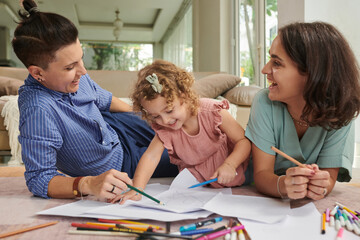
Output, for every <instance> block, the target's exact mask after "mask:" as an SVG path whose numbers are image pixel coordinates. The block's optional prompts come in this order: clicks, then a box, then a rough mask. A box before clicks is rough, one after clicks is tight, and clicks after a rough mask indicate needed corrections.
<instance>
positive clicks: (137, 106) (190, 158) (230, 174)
mask: <svg viewBox="0 0 360 240" xmlns="http://www.w3.org/2000/svg"><path fill="white" fill-rule="evenodd" d="M193 83H194V78H193V77H192V76H191V75H190V74H189V73H188V72H186V71H185V70H183V69H180V68H178V67H177V66H175V65H174V64H172V63H170V62H167V61H163V60H157V61H155V62H154V63H153V64H151V65H148V66H146V67H145V68H143V69H142V70H140V72H139V74H138V81H137V83H136V86H135V90H134V92H133V93H132V96H131V98H132V100H133V108H134V111H141V112H142V116H143V118H144V119H146V120H147V121H148V122H149V123H150V124H151V126H152V128H153V129H154V131H155V132H156V135H155V137H154V138H153V140H152V141H151V143H150V145H149V147H148V149H147V150H146V151H145V153H144V154H143V155H142V157H141V159H140V161H139V164H138V166H137V168H136V171H135V175H134V179H133V182H134V186H135V187H138V188H145V186H146V184H147V182H148V181H149V179H150V177H151V175H152V174H153V172H154V170H155V168H156V166H157V165H158V163H159V160H160V157H161V154H162V152H163V151H164V149H165V148H166V149H167V150H168V153H169V156H170V162H171V163H173V164H176V165H177V166H178V168H179V171H181V170H183V169H184V168H187V169H189V171H190V172H191V173H192V174H193V175H194V176H195V177H196V179H197V180H198V181H199V182H203V181H206V180H209V179H213V178H218V181H217V182H213V183H211V185H212V186H213V187H215V188H220V187H232V186H240V185H242V184H243V183H244V181H245V174H244V173H245V170H246V168H247V165H248V159H249V155H250V149H251V145H250V142H249V140H248V139H247V138H245V136H244V129H243V128H242V127H241V126H240V125H239V124H238V123H237V122H236V120H235V119H234V118H233V117H232V116H231V115H230V113H229V112H228V111H227V109H229V103H228V101H226V100H224V101H221V102H220V101H217V100H213V99H206V98H201V99H199V98H198V96H197V95H196V93H195V92H194V91H193V90H192V88H191V87H192V84H193ZM135 195H136V193H135V192H134V191H131V192H128V193H127V194H126V195H124V196H120V197H119V198H121V197H123V200H122V202H124V201H125V200H126V199H129V198H131V199H132V200H139V199H140V195H137V196H135Z"/></svg>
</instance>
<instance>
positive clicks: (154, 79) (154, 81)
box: [145, 73, 163, 93]
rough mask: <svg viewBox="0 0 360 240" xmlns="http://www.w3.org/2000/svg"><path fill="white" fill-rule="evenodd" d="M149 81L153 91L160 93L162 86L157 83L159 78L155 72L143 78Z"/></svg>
mask: <svg viewBox="0 0 360 240" xmlns="http://www.w3.org/2000/svg"><path fill="white" fill-rule="evenodd" d="M145 79H146V80H147V81H148V82H149V83H151V87H152V88H153V89H154V91H155V92H157V93H161V90H162V88H163V86H162V85H161V84H160V83H159V79H158V77H157V76H156V74H155V73H153V74H152V75H149V76H147V77H146V78H145Z"/></svg>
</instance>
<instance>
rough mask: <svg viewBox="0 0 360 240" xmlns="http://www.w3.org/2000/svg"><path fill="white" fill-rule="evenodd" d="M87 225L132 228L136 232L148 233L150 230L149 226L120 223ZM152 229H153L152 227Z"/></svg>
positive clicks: (90, 223) (93, 223)
mask: <svg viewBox="0 0 360 240" xmlns="http://www.w3.org/2000/svg"><path fill="white" fill-rule="evenodd" d="M86 224H89V225H95V226H102V227H111V228H114V227H118V228H130V229H134V230H140V231H147V230H149V227H150V226H149V225H137V224H119V223H97V222H87V223H86ZM150 228H151V227H150Z"/></svg>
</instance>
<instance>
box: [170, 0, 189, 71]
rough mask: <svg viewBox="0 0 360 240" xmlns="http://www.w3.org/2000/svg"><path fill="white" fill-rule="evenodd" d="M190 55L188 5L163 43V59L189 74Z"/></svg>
mask: <svg viewBox="0 0 360 240" xmlns="http://www.w3.org/2000/svg"><path fill="white" fill-rule="evenodd" d="M192 53H193V51H192V7H191V5H189V7H188V9H186V13H185V15H184V17H183V18H182V20H181V21H180V22H179V23H177V26H176V27H175V29H174V30H173V32H172V33H171V35H170V36H169V37H168V38H167V39H166V40H165V42H164V59H165V60H167V61H169V62H172V63H174V64H175V65H177V66H179V67H182V68H185V69H186V70H187V71H189V72H191V71H192V70H193V58H192V57H193V56H192Z"/></svg>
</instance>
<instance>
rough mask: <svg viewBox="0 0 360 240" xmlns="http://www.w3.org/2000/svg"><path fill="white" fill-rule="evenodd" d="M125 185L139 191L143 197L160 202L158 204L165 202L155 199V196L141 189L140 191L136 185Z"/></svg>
mask: <svg viewBox="0 0 360 240" xmlns="http://www.w3.org/2000/svg"><path fill="white" fill-rule="evenodd" d="M126 185H127V186H128V188H131V189H132V190H134V191H136V192H138V193H140V194H141V195H144V196H145V197H148V198H150V199H151V200H153V201H155V202H157V203H158V204H160V205H165V203H163V202H160V201H159V200H157V199H156V198H154V197H152V196H150V195H149V194H147V193H146V192H143V191H141V190H140V189H137V188H136V187H134V186H131V185H129V184H126Z"/></svg>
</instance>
